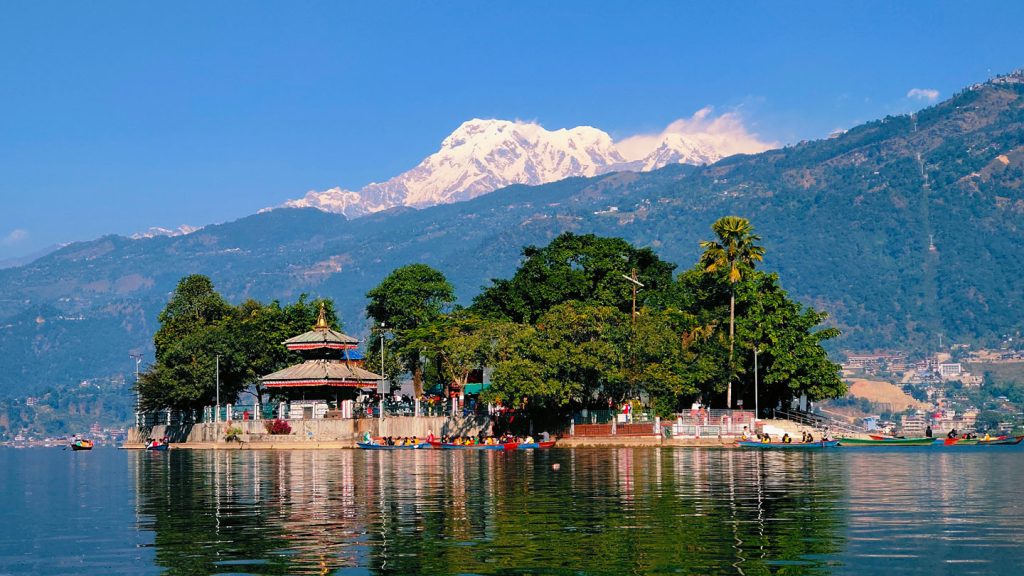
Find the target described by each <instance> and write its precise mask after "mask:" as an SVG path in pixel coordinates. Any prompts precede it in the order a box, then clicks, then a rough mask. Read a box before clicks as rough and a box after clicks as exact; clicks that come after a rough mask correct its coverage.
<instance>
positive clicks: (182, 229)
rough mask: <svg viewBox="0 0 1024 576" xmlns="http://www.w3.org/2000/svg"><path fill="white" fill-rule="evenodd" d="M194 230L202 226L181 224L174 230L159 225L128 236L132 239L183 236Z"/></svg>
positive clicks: (200, 228)
mask: <svg viewBox="0 0 1024 576" xmlns="http://www.w3.org/2000/svg"><path fill="white" fill-rule="evenodd" d="M196 230H202V226H191V225H189V224H182V225H181V226H178V227H177V228H175V229H174V230H171V229H170V228H161V227H159V226H152V227H150V228H149V229H148V230H146V231H145V232H136V233H134V234H132V235H131V236H130V238H131V239H132V240H139V239H142V238H156V237H157V236H185V235H187V234H191V233H193V232H195V231H196Z"/></svg>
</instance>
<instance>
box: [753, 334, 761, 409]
mask: <svg viewBox="0 0 1024 576" xmlns="http://www.w3.org/2000/svg"><path fill="white" fill-rule="evenodd" d="M758 352H759V350H758V349H757V348H756V347H755V348H754V422H757V415H758V414H760V412H759V411H758V406H757V353H758Z"/></svg>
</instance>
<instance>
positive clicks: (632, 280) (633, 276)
mask: <svg viewBox="0 0 1024 576" xmlns="http://www.w3.org/2000/svg"><path fill="white" fill-rule="evenodd" d="M622 277H623V278H625V279H626V280H628V281H629V282H630V283H631V284H633V314H632V316H631V318H632V321H633V326H636V289H637V288H643V287H644V285H643V284H641V283H640V281H639V280H637V279H636V268H633V269H632V270H631V271H630V274H629V276H626V275H625V274H623V275H622Z"/></svg>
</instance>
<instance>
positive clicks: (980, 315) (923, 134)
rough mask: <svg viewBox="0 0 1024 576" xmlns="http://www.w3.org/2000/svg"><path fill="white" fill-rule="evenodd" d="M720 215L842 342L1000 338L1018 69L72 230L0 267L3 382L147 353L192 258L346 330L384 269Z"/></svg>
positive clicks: (233, 283) (1023, 228)
mask: <svg viewBox="0 0 1024 576" xmlns="http://www.w3.org/2000/svg"><path fill="white" fill-rule="evenodd" d="M565 137H566V138H569V136H568V134H566V136H565ZM597 141H600V139H595V140H594V142H597ZM590 165H591V166H595V167H596V166H597V163H596V162H595V163H592V164H590ZM594 169H596V168H594ZM728 214H736V215H740V216H744V217H747V218H750V219H751V221H752V222H753V224H754V226H755V231H756V232H757V233H759V234H760V235H761V237H762V239H763V245H764V246H765V248H766V250H767V254H766V258H765V261H764V263H763V267H764V268H766V269H769V270H773V271H777V272H778V273H779V274H780V277H781V281H782V285H783V286H784V287H785V288H786V289H787V290H788V291H789V292H790V293H791V294H792V295H794V296H795V297H797V298H798V299H800V300H801V301H803V302H805V303H808V304H812V305H813V306H815V307H816V308H818V309H820V310H824V311H827V312H829V313H830V315H831V317H832V318H831V321H832V322H834V323H835V325H837V326H838V327H839V328H840V329H842V331H843V336H842V337H841V338H840V339H839V340H838V342H837V343H836V345H837V346H838V347H840V348H843V349H854V350H867V349H884V348H892V347H900V348H903V349H909V350H917V351H921V352H924V351H932V350H934V348H935V346H936V345H937V344H938V335H940V334H941V335H943V337H944V340H945V342H946V343H947V345H948V343H950V342H965V343H978V344H991V343H994V342H998V341H999V340H1000V338H1001V337H1002V336H1003V335H1005V334H1013V333H1016V332H1019V330H1020V328H1021V324H1022V320H1024V318H1022V313H1021V309H1020V302H1022V301H1024V300H1022V299H1024V283H1022V282H1021V281H1020V271H1021V270H1022V269H1024V251H1022V250H1021V246H1024V74H1021V73H1015V74H1011V75H1008V76H1004V77H1000V78H996V79H994V80H992V81H989V82H986V83H984V84H979V85H976V86H972V87H969V88H967V89H965V90H964V91H962V92H960V93H959V94H956V95H955V96H953V97H952V98H950V99H949V100H947V101H945V102H942V103H939V104H936V105H934V106H932V107H930V108H927V109H924V110H921V111H920V112H918V113H916V114H912V115H905V116H892V117H887V118H884V119H881V120H877V121H873V122H869V123H866V124H864V125H861V126H857V127H855V128H852V129H850V130H848V131H846V132H845V133H842V134H839V135H836V136H835V137H832V138H829V139H825V140H819V141H812V142H804V143H800V144H797V145H792V146H786V147H783V148H778V149H772V150H767V151H764V152H761V153H757V154H738V155H732V156H729V157H727V158H724V159H722V160H719V161H718V162H715V163H712V164H708V165H701V166H695V165H688V164H676V163H672V164H669V165H668V166H666V167H664V168H661V169H657V170H653V171H650V172H612V173H604V174H599V175H596V176H590V177H582V176H581V177H571V178H566V179H563V180H559V181H556V182H553V183H549V184H544V185H540V186H528V185H524V184H513V185H510V186H507V187H504V188H501V189H499V190H497V191H495V192H492V193H488V194H483V195H481V196H478V197H476V198H473V199H471V200H466V201H461V202H454V203H450V204H441V205H437V206H433V207H430V208H425V209H413V208H410V207H407V206H405V205H402V206H398V207H392V208H389V209H384V210H381V211H378V212H375V213H371V214H368V215H365V216H362V217H359V218H352V219H349V218H346V217H345V216H343V215H340V214H333V213H327V212H323V211H320V210H316V209H310V208H306V209H277V210H271V211H268V212H265V213H260V214H256V215H252V216H249V217H246V218H242V219H240V220H237V221H235V222H230V223H226V224H219V225H213V226H207V227H205V228H202V229H200V230H196V231H194V232H192V233H191V234H187V235H179V236H156V237H151V238H142V239H137V240H133V239H129V238H124V237H119V236H106V237H103V238H99V239H96V240H93V241H89V242H78V243H74V244H71V245H68V246H65V247H62V248H60V249H59V250H56V251H55V252H53V253H51V254H48V255H46V256H44V257H42V258H40V259H38V260H35V261H34V262H32V263H30V264H27V265H24V266H20V267H16V268H9V269H4V270H0V390H3V391H4V394H5V395H9V396H26V395H30V394H34V393H36V392H38V391H40V390H42V389H45V388H46V387H48V386H52V385H55V384H58V383H59V384H68V383H71V384H74V383H77V382H79V381H82V380H86V379H89V378H101V377H110V376H111V375H114V374H126V373H129V372H130V371H131V370H133V369H134V362H133V361H132V360H131V359H130V358H129V357H128V352H129V351H130V350H141V351H143V352H146V353H147V354H149V355H150V357H151V351H152V348H151V338H152V334H153V332H154V331H155V330H156V328H157V323H156V316H157V314H158V312H159V311H160V309H162V307H163V306H164V304H165V303H166V301H167V298H168V295H169V294H170V293H171V291H172V290H173V289H174V286H175V284H176V283H177V282H178V280H179V279H180V278H181V277H182V276H184V275H186V274H190V273H202V274H206V275H209V276H210V277H211V278H212V279H213V281H214V283H215V285H216V287H217V289H218V290H219V291H220V292H221V293H222V294H224V295H225V296H226V297H227V298H228V299H230V300H231V301H232V302H239V301H241V300H242V299H245V298H249V297H252V298H257V299H261V300H264V301H268V300H272V299H279V300H282V301H291V300H294V299H295V298H297V297H298V295H299V294H302V293H309V294H311V295H322V296H327V297H330V298H333V299H335V301H336V302H337V304H338V309H339V312H340V314H341V319H342V321H343V323H344V329H345V330H346V331H347V332H349V333H351V334H353V335H356V336H358V335H360V334H365V317H364V312H363V310H364V306H365V294H366V292H367V290H369V289H370V288H372V287H373V286H375V285H376V284H377V283H379V282H380V280H381V279H382V278H383V277H384V276H386V275H387V274H388V273H389V272H391V271H392V270H393V269H395V268H396V267H398V266H402V265H405V264H409V263H413V262H423V263H426V264H429V265H431V266H433V267H435V268H437V269H438V270H440V271H442V272H443V273H445V274H446V275H447V276H448V278H449V279H450V280H451V281H452V282H453V284H454V285H455V286H456V290H457V293H458V295H459V297H460V299H461V301H462V302H463V303H466V302H468V301H469V300H470V299H471V298H472V297H473V296H474V295H475V294H476V293H478V291H479V289H480V287H482V286H484V285H487V284H488V283H489V281H490V279H492V278H498V277H508V276H510V275H511V274H512V273H513V272H514V270H515V268H516V266H517V264H518V262H519V259H520V250H521V248H522V247H523V246H524V245H528V244H533V245H544V244H546V243H547V242H549V241H550V240H551V239H552V238H554V237H555V236H557V235H558V234H559V233H561V232H563V231H566V230H570V231H574V232H578V233H588V232H592V233H596V234H600V235H605V236H618V237H622V238H625V239H626V240H628V241H630V242H632V243H634V244H635V245H638V246H649V247H652V248H653V249H654V250H655V251H656V252H658V253H659V255H660V256H661V257H662V258H664V259H666V260H669V261H671V262H675V263H677V264H678V265H679V266H680V267H689V266H692V265H693V264H694V263H695V262H696V260H697V257H698V255H699V252H700V249H699V244H698V243H699V241H700V240H704V239H709V238H710V236H711V230H710V225H711V223H712V222H714V221H715V220H716V219H718V218H719V217H721V216H723V215H728Z"/></svg>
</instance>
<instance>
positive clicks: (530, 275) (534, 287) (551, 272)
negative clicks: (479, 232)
mask: <svg viewBox="0 0 1024 576" xmlns="http://www.w3.org/2000/svg"><path fill="white" fill-rule="evenodd" d="M523 258H524V261H523V263H522V264H521V265H520V266H519V268H518V269H517V270H516V273H515V275H514V276H513V277H512V278H511V279H509V280H502V279H496V280H492V281H491V282H492V285H491V286H490V287H488V288H486V289H485V290H484V291H483V292H481V293H480V295H478V296H477V297H476V298H475V299H474V300H473V306H472V308H473V310H474V311H476V312H478V313H479V314H481V315H484V316H489V317H496V318H505V319H508V320H512V321H514V322H525V323H533V322H536V321H537V319H538V318H540V317H541V316H542V315H543V314H545V313H546V312H547V311H548V310H550V309H551V308H553V307H554V306H557V305H559V304H563V303H565V302H569V301H577V302H586V303H590V304H594V305H597V306H612V307H614V308H617V309H618V310H620V311H622V312H629V310H630V308H631V307H632V290H631V284H630V283H629V282H627V281H626V280H624V279H623V278H622V276H623V275H628V274H629V273H630V271H631V270H632V269H634V268H635V269H636V270H637V274H638V278H639V280H640V282H642V283H643V284H644V289H643V290H642V291H641V292H640V293H639V294H638V296H637V298H638V301H637V305H638V306H643V305H644V304H647V303H654V302H655V301H656V300H657V298H658V296H659V295H660V291H661V290H662V289H663V288H665V287H667V286H669V285H671V283H672V271H673V270H674V269H675V265H674V264H670V263H668V262H665V261H663V260H661V259H660V258H658V255H657V254H655V253H654V251H653V250H651V249H650V248H635V247H633V246H632V245H630V244H629V243H628V242H626V241H625V240H623V239H621V238H603V237H600V236H595V235H593V234H586V235H576V234H573V233H571V232H566V233H564V234H562V235H560V236H558V237H557V238H555V239H554V240H552V241H551V243H550V244H548V245H547V246H545V247H543V248H538V247H536V246H527V247H525V248H523Z"/></svg>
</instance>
